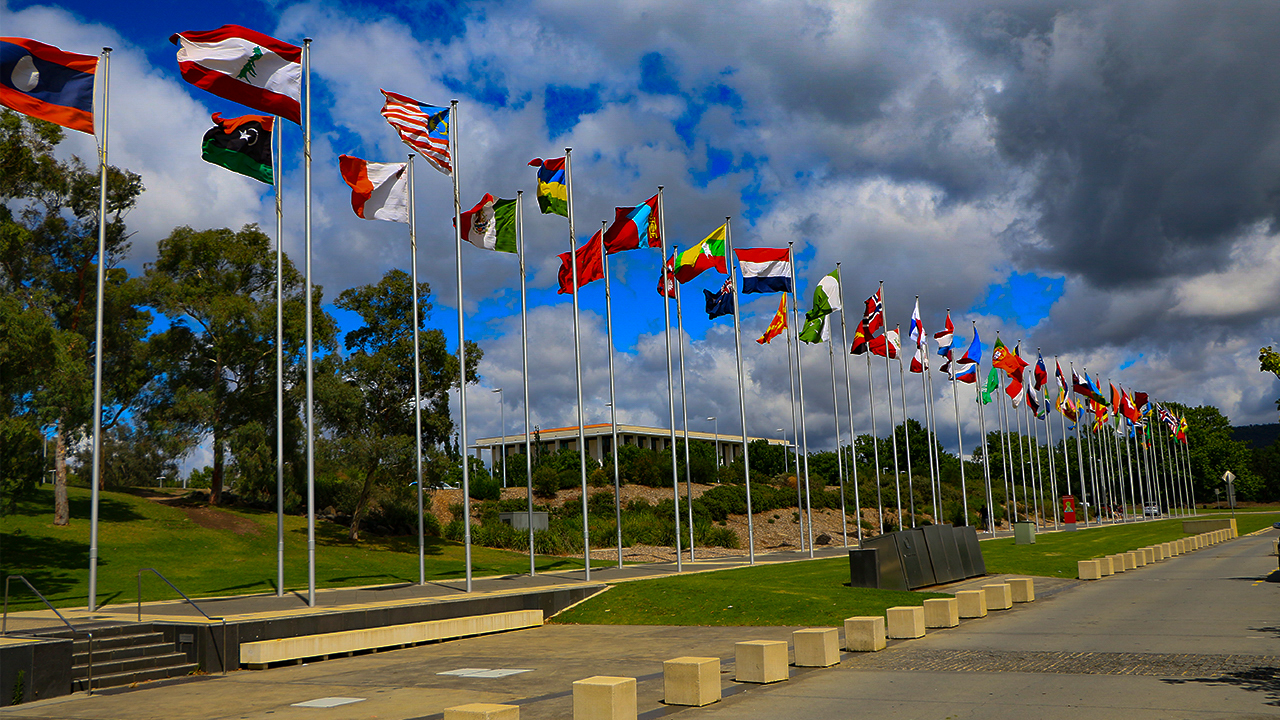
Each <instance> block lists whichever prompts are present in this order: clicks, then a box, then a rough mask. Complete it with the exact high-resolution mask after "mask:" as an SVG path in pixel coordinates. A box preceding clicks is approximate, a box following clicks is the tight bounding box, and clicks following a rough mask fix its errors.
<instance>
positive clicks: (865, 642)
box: [844, 615, 885, 652]
mask: <svg viewBox="0 0 1280 720" xmlns="http://www.w3.org/2000/svg"><path fill="white" fill-rule="evenodd" d="M884 647H885V628H884V618H883V617H882V616H880V615H870V616H859V617H851V618H845V621H844V649H845V650H848V651H849V652H876V651H878V650H883V649H884Z"/></svg>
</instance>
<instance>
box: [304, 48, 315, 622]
mask: <svg viewBox="0 0 1280 720" xmlns="http://www.w3.org/2000/svg"><path fill="white" fill-rule="evenodd" d="M302 72H303V76H304V80H305V84H304V87H305V88H306V92H305V93H304V95H303V98H302V99H303V102H304V105H303V107H302V123H303V125H302V161H303V162H302V165H303V171H302V172H303V175H302V177H303V193H304V194H305V198H304V202H303V211H302V233H303V236H304V242H305V245H306V265H307V605H308V606H310V607H315V606H316V431H315V338H314V337H313V334H312V328H313V325H314V323H313V318H312V315H313V313H312V311H311V306H312V304H313V303H312V286H313V285H315V281H314V280H315V276H314V275H313V274H312V271H311V38H303V39H302Z"/></svg>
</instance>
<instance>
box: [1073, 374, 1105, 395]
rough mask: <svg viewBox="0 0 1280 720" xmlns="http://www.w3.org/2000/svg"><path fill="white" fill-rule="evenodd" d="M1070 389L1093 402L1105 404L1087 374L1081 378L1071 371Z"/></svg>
mask: <svg viewBox="0 0 1280 720" xmlns="http://www.w3.org/2000/svg"><path fill="white" fill-rule="evenodd" d="M1071 389H1072V390H1074V391H1075V392H1077V393H1079V394H1081V395H1083V396H1085V397H1087V398H1089V399H1090V400H1093V401H1094V402H1100V403H1105V402H1106V398H1104V397H1102V393H1101V392H1099V391H1098V388H1097V386H1095V385H1094V384H1093V381H1092V380H1090V379H1089V373H1087V372H1086V373H1085V374H1084V377H1083V378H1081V377H1080V376H1079V375H1077V374H1076V372H1075V370H1072V371H1071Z"/></svg>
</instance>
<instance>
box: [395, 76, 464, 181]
mask: <svg viewBox="0 0 1280 720" xmlns="http://www.w3.org/2000/svg"><path fill="white" fill-rule="evenodd" d="M382 95H383V97H385V98H386V102H385V103H383V105H382V117H384V118H386V119H387V122H389V123H391V127H393V128H395V129H396V132H398V133H400V139H401V140H403V141H404V144H405V145H408V146H409V147H411V148H413V149H414V150H417V151H418V152H419V153H420V154H421V155H422V157H423V158H424V159H425V160H426V161H427V162H429V163H431V164H432V166H434V167H435V169H437V170H439V171H440V172H442V173H444V174H445V175H452V174H453V165H452V164H451V163H452V161H451V159H450V156H449V108H447V107H435V106H433V105H424V104H422V103H420V102H418V101H417V100H414V99H413V98H411V97H407V96H405V95H400V94H398V93H393V92H387V91H386V90H383V91H382Z"/></svg>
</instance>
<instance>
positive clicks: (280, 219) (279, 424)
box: [271, 116, 284, 597]
mask: <svg viewBox="0 0 1280 720" xmlns="http://www.w3.org/2000/svg"><path fill="white" fill-rule="evenodd" d="M271 127H272V128H273V129H274V130H275V132H274V133H273V139H274V140H275V147H274V148H272V149H273V150H274V151H275V157H274V158H273V160H272V163H271V166H272V168H271V169H272V171H273V173H274V177H273V178H272V181H273V182H272V185H274V186H275V195H276V597H283V596H284V271H283V270H282V268H283V266H284V201H283V197H282V194H281V191H280V182H281V181H282V180H283V179H284V167H283V166H284V133H282V132H280V118H279V117H278V116H277V117H276V118H275V119H274V120H273V121H272V123H271Z"/></svg>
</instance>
